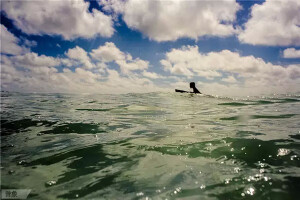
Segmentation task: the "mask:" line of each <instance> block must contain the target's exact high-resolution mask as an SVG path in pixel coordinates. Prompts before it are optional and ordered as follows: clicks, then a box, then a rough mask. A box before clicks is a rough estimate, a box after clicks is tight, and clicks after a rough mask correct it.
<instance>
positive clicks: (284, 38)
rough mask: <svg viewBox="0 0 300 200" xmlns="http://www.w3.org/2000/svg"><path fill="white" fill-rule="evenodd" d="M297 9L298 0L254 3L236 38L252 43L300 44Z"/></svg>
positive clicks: (298, 13) (299, 22)
mask: <svg viewBox="0 0 300 200" xmlns="http://www.w3.org/2000/svg"><path fill="white" fill-rule="evenodd" d="M299 10H300V1H299V0H288V1H284V0H276V1H273V0H266V2H264V3H263V4H255V5H254V6H253V7H252V9H251V18H250V19H249V20H248V22H246V24H245V25H244V26H245V27H244V30H242V31H241V33H240V34H239V36H238V38H239V40H240V41H241V42H243V43H248V44H253V45H270V46H276V45H280V46H287V45H300V27H299V24H300V12H299Z"/></svg>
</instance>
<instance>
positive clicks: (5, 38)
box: [0, 24, 28, 55]
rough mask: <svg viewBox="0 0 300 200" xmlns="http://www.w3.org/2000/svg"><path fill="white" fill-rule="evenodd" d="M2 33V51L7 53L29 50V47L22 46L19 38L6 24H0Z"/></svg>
mask: <svg viewBox="0 0 300 200" xmlns="http://www.w3.org/2000/svg"><path fill="white" fill-rule="evenodd" d="M0 33H1V48H0V53H5V54H12V55H16V54H21V53H24V52H27V51H28V49H27V48H25V47H22V46H20V45H19V44H18V43H19V39H18V38H16V37H15V36H14V35H13V34H12V33H10V32H9V31H8V30H7V28H6V27H5V26H3V25H2V24H1V25H0Z"/></svg>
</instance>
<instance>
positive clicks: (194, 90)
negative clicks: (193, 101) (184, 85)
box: [175, 82, 202, 94]
mask: <svg viewBox="0 0 300 200" xmlns="http://www.w3.org/2000/svg"><path fill="white" fill-rule="evenodd" d="M190 88H192V89H193V92H188V91H184V90H178V89H175V92H180V93H195V94H202V93H201V92H199V90H198V89H197V88H196V84H195V82H190Z"/></svg>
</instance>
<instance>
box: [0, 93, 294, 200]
mask: <svg viewBox="0 0 300 200" xmlns="http://www.w3.org/2000/svg"><path fill="white" fill-rule="evenodd" d="M1 126H2V127H1V159H2V160H1V175H2V178H1V187H2V188H17V189H25V188H27V189H32V192H31V194H30V198H31V199H75V198H78V199H146V198H148V199H149V198H150V199H243V198H245V199H272V200H273V199H298V196H299V195H300V192H299V188H300V160H299V156H300V132H299V131H300V96H299V95H281V96H271V97H249V98H220V97H219V98H217V97H213V96H201V95H190V94H176V93H149V94H126V95H71V94H21V93H7V92H2V94H1Z"/></svg>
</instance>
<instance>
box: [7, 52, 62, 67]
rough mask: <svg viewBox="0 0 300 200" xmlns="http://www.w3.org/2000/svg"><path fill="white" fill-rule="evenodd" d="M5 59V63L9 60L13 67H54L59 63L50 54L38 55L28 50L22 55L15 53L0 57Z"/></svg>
mask: <svg viewBox="0 0 300 200" xmlns="http://www.w3.org/2000/svg"><path fill="white" fill-rule="evenodd" d="M1 58H2V59H5V61H6V63H7V62H8V61H9V62H10V63H11V64H12V65H13V66H15V67H25V68H34V67H43V66H48V67H54V66H59V65H60V64H61V60H60V59H59V58H54V57H51V56H45V55H40V56H39V55H38V54H37V53H34V52H30V53H26V54H24V55H16V56H11V57H4V56H2V57H1Z"/></svg>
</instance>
